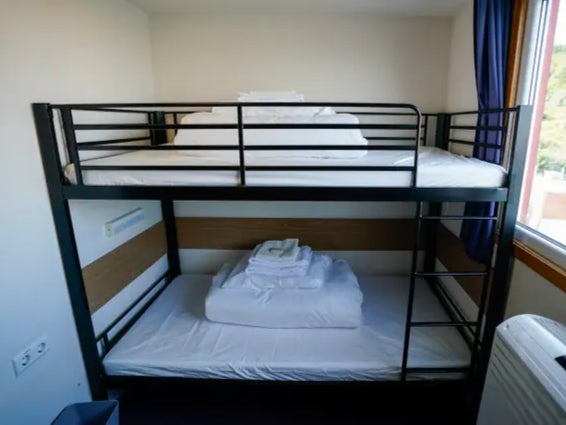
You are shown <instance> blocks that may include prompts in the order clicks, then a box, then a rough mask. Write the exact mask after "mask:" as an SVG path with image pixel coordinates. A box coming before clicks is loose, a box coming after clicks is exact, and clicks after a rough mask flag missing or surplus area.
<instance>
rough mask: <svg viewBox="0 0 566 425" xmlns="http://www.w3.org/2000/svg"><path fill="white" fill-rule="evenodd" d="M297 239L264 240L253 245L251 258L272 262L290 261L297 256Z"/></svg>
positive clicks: (298, 250) (294, 259)
mask: <svg viewBox="0 0 566 425" xmlns="http://www.w3.org/2000/svg"><path fill="white" fill-rule="evenodd" d="M299 252H300V249H299V240H298V239H285V240H282V241H265V242H264V243H262V244H259V245H257V246H256V247H255V249H254V251H253V253H252V256H251V258H252V259H254V260H256V261H257V260H260V263H259V264H262V262H263V261H267V262H272V263H283V262H285V263H290V262H294V261H296V260H297V257H298V256H299Z"/></svg>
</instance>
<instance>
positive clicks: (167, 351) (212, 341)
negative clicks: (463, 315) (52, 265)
mask: <svg viewBox="0 0 566 425" xmlns="http://www.w3.org/2000/svg"><path fill="white" fill-rule="evenodd" d="M210 281H211V276H210V275H181V276H179V277H177V278H176V279H175V280H174V281H173V282H172V283H171V284H170V286H169V287H168V288H167V289H166V290H165V291H164V292H163V294H162V295H160V297H159V298H158V299H157V300H156V301H155V303H154V304H153V305H152V306H151V307H150V308H149V309H148V310H147V311H146V312H145V313H144V314H143V316H142V317H141V318H140V319H139V320H138V321H137V322H136V323H135V324H134V326H133V327H132V328H131V329H130V330H129V331H128V332H127V333H126V335H124V337H123V338H122V339H121V340H120V341H119V342H118V343H117V344H116V345H115V346H114V347H113V348H112V350H111V351H110V352H109V353H108V355H107V356H106V357H105V359H104V367H105V369H106V372H107V373H108V374H109V375H127V376H160V377H187V378H208V379H212V378H216V379H256V380H294V381H307V380H318V381H321V380H394V379H398V378H399V373H400V370H401V355H402V349H403V335H404V334H403V332H404V323H405V313H406V307H407V293H408V278H406V277H362V278H360V287H361V289H362V292H363V293H364V304H363V316H364V324H363V326H361V327H360V328H357V329H265V328H255V327H248V326H238V325H227V324H221V323H214V322H210V321H208V320H206V318H205V316H204V297H205V296H206V293H207V291H208V288H209V286H210ZM414 312H415V314H414V316H415V320H446V319H447V317H446V313H445V312H444V311H443V310H442V307H441V306H440V304H439V302H438V301H437V300H436V298H435V297H434V295H433V294H432V292H431V291H430V290H429V289H428V286H427V284H426V282H425V281H424V280H418V281H417V290H416V296H415V310H414ZM468 361H469V351H468V349H467V346H466V345H465V343H464V341H463V340H462V338H461V336H460V335H459V333H458V331H457V330H455V329H453V328H414V329H413V332H412V336H411V350H410V357H409V365H410V366H414V367H424V366H428V367H462V366H466V365H467V362H468ZM414 377H423V378H430V379H434V378H445V377H446V375H445V374H423V373H419V374H415V375H414Z"/></svg>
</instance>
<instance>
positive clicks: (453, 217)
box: [420, 215, 497, 221]
mask: <svg viewBox="0 0 566 425" xmlns="http://www.w3.org/2000/svg"><path fill="white" fill-rule="evenodd" d="M420 219H421V220H487V221H493V220H497V217H482V216H475V215H467V216H464V215H428V216H422V217H420Z"/></svg>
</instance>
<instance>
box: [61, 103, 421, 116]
mask: <svg viewBox="0 0 566 425" xmlns="http://www.w3.org/2000/svg"><path fill="white" fill-rule="evenodd" d="M50 106H51V108H54V109H60V108H73V109H76V108H106V109H107V108H122V107H123V108H179V107H189V108H198V107H212V106H232V107H237V106H242V107H249V106H265V107H280V106H288V107H299V108H302V107H310V106H328V107H331V108H383V109H409V110H411V111H414V112H415V114H419V113H420V111H419V110H418V108H417V107H416V106H414V105H411V104H409V103H370V102H343V103H341V102H162V103H159V102H158V103H88V104H87V103H85V104H81V103H69V104H52V105H50Z"/></svg>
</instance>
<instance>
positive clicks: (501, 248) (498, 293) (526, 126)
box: [471, 106, 533, 423]
mask: <svg viewBox="0 0 566 425" xmlns="http://www.w3.org/2000/svg"><path fill="white" fill-rule="evenodd" d="M532 114H533V108H532V106H519V107H518V108H517V112H516V115H515V122H514V132H513V144H512V149H513V152H512V153H511V158H513V162H512V163H511V164H510V165H509V169H510V174H509V176H508V179H509V194H508V196H507V203H505V204H504V206H503V213H502V215H501V217H502V218H501V221H500V223H501V224H500V228H499V232H500V233H499V242H498V247H497V256H496V259H495V267H494V270H493V279H492V282H491V285H490V290H489V295H488V300H489V301H488V305H487V306H486V307H487V308H486V310H485V311H486V314H485V325H484V330H483V335H482V345H481V351H480V353H479V356H478V360H477V368H476V369H475V370H474V375H475V376H474V377H473V385H474V387H473V398H472V406H471V408H472V416H473V419H474V420H475V419H477V414H478V412H479V408H480V403H481V396H482V391H483V385H484V382H485V375H486V373H487V367H488V363H489V356H490V353H491V345H492V343H493V339H494V337H495V330H496V328H497V326H498V325H499V324H500V323H501V322H502V321H503V320H504V318H505V310H506V307H507V298H508V295H509V288H510V283H511V270H512V265H513V239H514V236H515V226H516V225H517V216H518V214H519V205H520V199H521V186H522V183H523V175H524V164H525V161H526V157H527V150H528V143H529V133H530V128H531V119H532ZM474 423H475V422H474Z"/></svg>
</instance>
